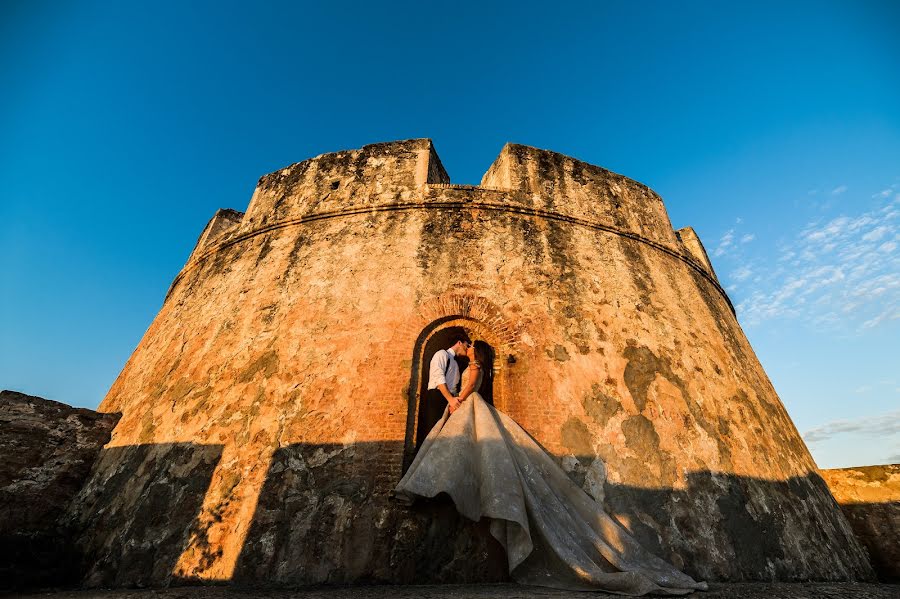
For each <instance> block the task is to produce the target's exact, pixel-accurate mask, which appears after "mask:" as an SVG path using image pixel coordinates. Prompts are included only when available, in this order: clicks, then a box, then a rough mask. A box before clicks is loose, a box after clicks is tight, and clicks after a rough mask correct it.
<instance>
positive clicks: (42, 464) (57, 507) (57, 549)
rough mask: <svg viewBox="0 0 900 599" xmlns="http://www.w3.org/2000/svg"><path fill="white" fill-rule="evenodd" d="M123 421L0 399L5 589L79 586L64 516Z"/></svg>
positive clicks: (20, 398)
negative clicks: (114, 429) (113, 433)
mask: <svg viewBox="0 0 900 599" xmlns="http://www.w3.org/2000/svg"><path fill="white" fill-rule="evenodd" d="M117 420H118V417H117V416H116V415H112V414H99V413H97V412H94V411H93V410H86V409H83V408H73V407H71V406H67V405H65V404H62V403H58V402H55V401H48V400H46V399H42V398H40V397H33V396H30V395H25V394H23V393H17V392H15V391H0V589H2V588H10V587H11V588H18V587H26V586H50V585H55V584H65V583H74V582H77V581H78V579H79V577H80V575H81V571H80V566H81V563H80V559H79V557H78V555H77V553H75V552H73V551H72V547H73V545H74V538H72V536H71V534H70V532H71V531H70V530H68V529H66V528H65V527H62V526H60V523H59V519H60V516H61V515H62V514H63V512H64V511H65V509H66V506H67V505H68V504H69V502H70V500H71V499H72V498H73V497H74V496H75V495H76V494H77V493H78V491H79V490H80V489H81V486H82V485H83V484H84V481H85V479H86V478H87V476H88V474H89V472H90V470H91V466H92V465H93V464H94V461H95V460H96V458H97V456H98V454H99V452H100V449H101V447H103V445H104V444H105V443H106V442H107V441H109V438H110V434H111V432H112V429H113V427H114V426H115V424H116V421H117Z"/></svg>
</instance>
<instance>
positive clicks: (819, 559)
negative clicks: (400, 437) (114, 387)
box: [70, 441, 872, 587]
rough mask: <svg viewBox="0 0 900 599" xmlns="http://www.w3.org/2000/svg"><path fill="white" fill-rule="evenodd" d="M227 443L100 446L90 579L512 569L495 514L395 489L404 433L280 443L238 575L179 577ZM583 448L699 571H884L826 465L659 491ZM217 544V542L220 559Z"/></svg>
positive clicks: (664, 543)
mask: <svg viewBox="0 0 900 599" xmlns="http://www.w3.org/2000/svg"><path fill="white" fill-rule="evenodd" d="M221 453H222V447H221V446H219V445H195V444H190V443H176V444H159V445H136V446H127V447H116V448H110V449H106V450H104V451H103V453H102V455H101V457H100V460H99V462H98V464H97V466H96V467H95V471H94V476H93V477H92V479H91V482H90V483H89V484H88V486H86V487H85V488H84V489H83V490H82V492H81V494H80V496H79V497H80V500H79V502H78V504H77V506H78V507H77V510H73V512H72V514H71V521H70V524H71V525H72V526H73V527H77V530H78V531H79V534H80V539H81V542H80V544H79V547H80V549H82V550H83V552H84V556H85V560H86V561H85V564H86V565H87V568H86V576H85V579H84V582H85V584H86V585H88V586H112V587H122V586H135V585H150V586H161V585H170V584H179V583H197V582H205V583H215V582H232V583H235V584H242V585H254V586H256V585H266V586H291V585H301V584H316V583H327V584H342V583H350V582H354V583H365V582H376V583H378V582H380V583H394V584H410V583H426V582H429V583H465V582H498V581H503V580H507V579H508V574H507V568H506V556H505V554H504V551H503V549H502V547H501V546H500V545H499V543H497V542H496V541H495V540H494V539H493V538H492V537H491V536H490V534H489V531H488V527H487V524H488V523H487V522H486V521H482V522H479V523H475V522H471V521H468V520H466V519H464V518H463V517H461V516H460V515H459V514H458V513H457V511H456V509H455V507H454V506H453V504H452V502H450V501H449V499H448V498H447V497H446V496H443V497H441V496H439V497H438V498H435V499H433V500H428V501H421V502H419V503H417V504H416V505H415V506H413V507H412V508H406V507H403V506H401V505H399V504H397V503H395V502H393V501H392V500H391V499H390V496H389V493H390V491H391V490H392V489H393V487H394V486H395V485H396V483H397V482H398V478H399V475H400V465H401V460H402V455H403V441H389V442H361V443H353V444H348V445H342V444H303V443H300V444H293V445H289V446H286V447H282V448H280V449H278V450H276V452H275V454H274V456H273V459H272V461H271V463H270V466H269V469H268V473H267V476H266V479H265V482H264V484H263V487H262V489H261V492H260V496H259V498H258V503H257V506H256V510H255V513H254V515H253V518H252V521H251V523H250V528H249V532H248V535H247V537H246V539H245V541H244V544H243V547H242V550H241V553H240V556H239V558H238V561H237V564H236V567H235V571H234V574H233V576H232V577H231V579H230V580H227V581H212V580H208V579H199V578H197V579H194V578H179V577H176V576H174V574H173V573H174V571H175V568H176V565H177V563H178V560H179V557H180V555H181V553H182V552H183V550H184V549H185V547H186V545H187V542H188V539H189V538H191V536H192V535H193V536H196V537H200V538H203V533H204V531H203V530H202V525H201V524H200V519H199V518H198V516H199V513H200V508H201V506H202V504H203V500H204V496H205V494H206V493H207V491H208V488H209V485H210V480H211V478H212V474H213V471H214V469H215V468H216V466H217V464H218V462H219V460H220V458H221ZM572 457H573V458H574V460H572V459H566V460H563V462H564V463H566V464H568V465H569V467H570V470H571V471H570V472H569V473H568V475H569V478H570V479H571V480H572V481H573V482H575V483H576V484H579V485H581V486H582V487H583V488H586V489H590V490H591V491H592V492H593V493H594V495H595V498H596V499H598V500H599V503H600V504H601V505H602V506H603V508H604V509H605V510H606V511H607V513H609V514H610V515H612V516H613V517H614V518H616V519H617V520H618V521H619V522H620V523H622V524H623V526H625V528H626V529H628V530H629V531H630V533H631V534H632V535H633V536H634V537H635V538H636V539H637V540H638V541H639V542H640V543H641V545H642V546H643V547H645V548H646V549H648V550H649V551H651V552H652V553H654V554H656V555H657V556H659V557H661V558H663V559H666V560H668V561H670V562H672V563H673V564H674V565H676V566H677V567H679V568H681V569H683V570H684V571H685V572H687V573H688V574H690V575H692V576H694V577H695V578H699V579H704V580H708V581H741V580H747V581H752V580H779V581H789V580H854V579H855V580H870V579H871V578H872V576H871V570H870V568H869V565H868V563H867V562H866V561H865V554H864V553H862V552H856V553H854V547H856V546H857V544H856V540H855V538H853V537H852V533H850V529H849V526H848V525H847V523H846V520H844V518H843V516H842V514H841V512H840V510H839V508H838V506H837V504H836V503H835V501H834V499H833V498H832V496H831V494H830V493H829V492H828V489H827V487H826V486H825V484H824V482H823V481H822V479H821V478H820V477H819V476H818V475H817V474H811V475H809V476H806V477H797V478H792V479H789V480H787V481H769V480H763V479H757V478H751V477H741V476H735V475H731V474H718V473H711V472H695V473H691V474H689V475H688V478H687V481H686V485H685V487H684V488H682V489H670V488H669V489H666V488H662V489H652V488H651V489H647V488H640V487H635V486H630V485H623V484H618V483H612V482H609V481H603V480H598V479H597V477H596V475H595V473H596V472H597V469H596V468H593V470H591V468H592V467H593V466H595V464H594V462H595V461H596V459H595V458H594V457H593V456H572ZM573 462H577V465H576V466H575V467H574V468H573V467H572V466H571V464H573ZM581 465H584V466H581ZM236 476H237V474H236V473H235V475H234V476H232V477H229V476H228V473H226V474H225V477H224V478H226V479H228V478H230V479H234V480H236V478H235V477H236ZM217 550H218V549H217V548H216V547H213V546H210V547H209V551H210V555H212V556H214V555H215V552H216V551H217ZM200 574H202V573H200Z"/></svg>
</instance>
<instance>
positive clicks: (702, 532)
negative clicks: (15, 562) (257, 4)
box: [69, 140, 872, 585]
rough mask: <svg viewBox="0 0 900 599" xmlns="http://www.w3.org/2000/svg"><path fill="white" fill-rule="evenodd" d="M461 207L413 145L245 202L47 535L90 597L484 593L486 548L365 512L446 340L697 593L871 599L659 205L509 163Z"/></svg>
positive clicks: (605, 179)
mask: <svg viewBox="0 0 900 599" xmlns="http://www.w3.org/2000/svg"><path fill="white" fill-rule="evenodd" d="M483 183H484V186H483V187H479V186H454V185H450V184H448V178H447V176H446V173H445V171H444V169H443V167H442V166H441V165H440V161H439V159H438V158H437V155H436V153H435V152H434V148H433V146H432V144H431V142H430V141H428V140H409V141H404V142H396V143H388V144H376V145H374V146H367V147H365V148H362V149H360V150H353V151H347V152H338V153H335V154H327V155H323V156H320V157H317V158H314V159H311V160H308V161H304V162H301V163H298V164H296V165H294V166H291V167H288V168H286V169H283V170H281V171H278V172H277V173H273V174H271V175H267V176H265V177H263V178H262V179H260V183H259V186H258V187H257V189H256V191H255V192H254V194H253V198H252V199H251V202H250V206H249V208H248V210H247V213H246V215H244V216H243V218H242V219H241V221H240V223H239V224H238V223H236V222H230V224H228V226H227V227H226V226H223V227H222V228H221V233H220V236H219V237H216V238H215V239H209V240H208V241H207V242H206V243H205V244H204V249H203V250H201V251H198V252H195V253H194V255H192V256H191V258H190V260H189V261H188V263H187V264H186V265H185V268H184V269H183V270H182V272H181V273H180V274H179V275H178V276H177V277H176V280H175V282H174V283H173V285H172V288H171V290H170V293H169V295H168V297H167V299H166V301H165V303H164V305H163V306H162V308H161V309H160V312H159V314H158V315H157V317H156V319H155V320H154V322H153V323H152V324H151V326H150V328H149V329H148V330H147V332H146V334H145V335H144V338H143V339H142V341H141V343H140V344H139V346H138V347H137V349H136V350H135V352H134V354H133V355H132V356H131V358H130V359H129V361H128V363H127V364H126V366H125V368H124V369H123V371H122V373H121V374H120V375H119V377H118V379H117V380H116V382H115V384H114V385H113V386H112V388H111V389H110V392H109V394H108V395H107V397H106V399H105V400H104V401H103V403H102V404H101V409H102V410H104V411H109V412H121V413H122V414H123V415H122V420H121V422H120V423H119V425H118V426H117V428H116V430H115V432H114V434H113V438H112V441H111V442H110V444H109V447H108V448H107V450H105V455H104V456H103V458H101V462H100V463H99V465H98V468H97V469H96V470H95V472H94V475H93V476H92V479H91V480H90V481H89V483H88V484H87V485H86V486H85V488H84V489H83V491H82V495H81V498H80V500H79V502H77V503H76V504H75V506H76V507H75V509H73V511H72V513H71V514H70V515H69V517H70V518H71V520H72V521H73V522H76V523H78V524H79V525H87V526H88V527H93V528H95V529H98V528H99V529H102V530H103V534H102V535H95V536H90V535H85V536H84V537H83V538H82V541H81V546H82V547H83V548H84V550H85V551H86V552H87V555H89V556H91V557H90V559H91V560H92V561H91V570H90V574H89V576H88V578H87V582H88V583H89V584H98V585H99V584H132V583H135V582H141V583H147V584H163V583H167V582H171V581H174V580H205V581H244V582H254V583H259V582H269V583H282V584H297V583H318V582H333V583H341V582H360V581H380V582H392V583H406V582H427V581H445V582H464V581H487V580H501V579H504V578H505V577H506V572H505V559H504V558H503V555H502V551H500V550H499V547H498V546H497V544H496V543H495V542H494V541H493V540H492V539H491V538H490V537H489V535H487V534H486V531H485V529H484V527H483V525H478V524H475V523H468V522H465V521H462V520H460V519H459V517H457V516H456V515H455V512H454V510H453V509H452V506H448V505H447V504H446V503H442V502H441V501H436V502H430V503H423V504H422V505H419V506H417V507H416V508H415V509H412V510H409V509H404V508H401V507H399V506H397V505H395V504H393V503H392V502H391V501H390V500H389V493H390V491H391V489H392V488H393V487H394V485H395V484H396V483H397V482H398V481H399V479H400V477H401V475H402V473H403V467H404V464H406V463H408V462H409V459H410V457H411V455H412V453H413V452H414V451H415V442H414V435H415V431H416V424H417V418H418V406H419V403H418V401H419V398H418V390H419V388H420V385H419V382H420V380H421V376H422V369H423V366H424V360H423V351H424V347H425V346H426V345H427V342H428V340H429V339H431V338H433V337H434V335H437V334H439V333H440V331H442V330H444V329H445V328H446V327H449V326H464V327H466V328H468V329H469V330H470V331H471V333H472V334H473V335H475V336H477V337H480V338H483V339H485V340H486V341H487V342H488V343H490V344H491V345H492V346H493V347H494V348H495V350H496V353H497V355H498V358H499V359H498V360H497V361H496V363H495V369H496V372H495V380H494V383H493V392H494V403H495V405H496V406H497V407H498V408H500V409H502V410H504V411H505V412H507V413H508V414H509V415H510V416H511V417H512V418H514V419H515V420H517V421H518V422H519V423H520V424H521V425H522V426H523V427H524V428H525V429H526V430H528V431H529V432H530V433H531V434H532V435H533V436H534V437H535V439H537V440H538V441H539V442H540V443H541V444H542V445H543V446H544V447H545V448H546V449H547V450H548V451H549V452H551V453H552V454H553V455H554V456H555V457H556V458H557V459H558V460H559V462H560V463H561V464H562V465H563V467H564V468H565V469H567V471H568V472H569V473H570V475H571V476H572V478H573V479H574V480H576V481H577V482H578V483H579V484H580V485H582V487H583V488H584V489H585V490H586V491H587V492H588V493H589V494H591V495H592V496H593V497H594V498H595V499H596V500H597V501H598V502H600V503H601V504H602V505H603V506H604V507H605V508H606V509H607V510H608V511H609V512H610V513H611V514H613V515H614V517H616V518H617V519H618V520H619V521H620V522H622V524H623V525H624V526H626V527H627V528H628V529H629V530H630V531H631V532H632V533H633V534H634V535H635V536H636V537H637V538H638V539H639V540H640V541H641V542H642V543H643V544H644V545H645V546H646V547H647V548H649V549H650V550H651V551H653V552H654V553H656V554H657V555H659V556H661V557H663V558H665V559H667V560H669V561H671V562H673V563H674V564H675V565H676V566H678V567H680V568H684V569H685V570H686V571H687V572H688V573H690V574H691V575H693V576H695V577H698V578H703V579H707V580H754V579H764V580H798V579H831V580H845V579H861V578H867V577H870V576H871V575H872V573H871V569H870V567H869V565H868V562H867V559H866V556H865V552H864V551H863V550H862V548H861V547H860V545H859V544H858V542H857V541H856V539H855V537H853V534H852V532H851V531H850V528H849V526H848V524H847V522H846V520H845V519H844V517H843V515H842V514H841V512H840V510H839V509H838V508H837V506H836V505H835V503H834V500H833V499H832V498H831V495H830V493H829V492H828V489H827V487H826V486H825V485H824V483H823V482H822V480H821V478H820V477H819V476H818V475H817V474H816V472H815V464H814V463H813V460H812V458H811V457H810V454H809V452H808V450H807V448H806V446H805V445H804V443H803V441H802V440H801V438H800V436H799V434H798V433H797V431H796V429H795V428H794V426H793V424H792V422H791V420H790V418H789V417H788V415H787V413H786V411H785V410H784V407H783V406H782V404H781V402H780V400H779V399H778V396H777V395H776V393H775V390H774V389H773V388H772V385H771V383H770V382H769V380H768V378H767V377H766V374H765V372H764V371H763V369H762V367H761V366H760V364H759V362H758V360H757V359H756V356H755V355H754V353H753V350H752V348H751V347H750V344H749V343H748V341H747V339H746V337H745V336H744V334H743V331H742V330H741V328H740V326H739V324H738V322H737V320H736V319H735V316H734V313H733V311H732V309H731V304H730V302H729V300H728V298H727V296H726V295H725V293H724V291H723V290H722V288H721V287H720V286H719V284H718V282H717V281H716V279H715V275H714V274H713V273H712V272H711V268H710V267H709V264H708V262H704V261H703V260H702V259H701V258H702V257H704V256H705V252H704V251H703V250H702V244H700V242H699V239H697V238H696V235H694V236H690V235H684V236H682V237H681V238H679V237H678V236H676V234H675V232H674V231H673V230H672V228H671V225H670V223H669V220H668V216H667V215H666V212H665V208H664V206H663V204H662V200H661V199H660V198H659V196H657V195H656V194H654V193H653V192H652V191H650V190H649V189H648V188H647V187H646V186H643V185H641V184H639V183H637V182H634V181H631V180H629V179H627V178H625V177H622V176H621V175H616V174H615V173H610V172H609V171H606V170H604V169H601V168H599V167H594V166H591V165H586V164H585V163H582V162H579V161H576V160H574V159H571V158H569V157H566V156H562V155H559V154H555V153H553V152H546V151H543V150H537V149H535V148H528V147H525V146H514V145H508V146H506V147H505V148H504V149H503V152H502V153H501V155H500V157H499V158H498V160H497V162H496V163H495V164H494V165H493V166H491V168H490V169H489V171H488V173H487V174H486V175H485V179H484V182H483ZM110 489H113V490H115V491H110ZM188 497H190V498H193V499H195V500H196V501H187V502H185V498H188ZM167 506H168V507H167ZM176 508H177V509H176ZM148 512H150V513H155V514H165V518H164V519H163V520H161V521H152V522H149V521H147V517H146V514H147V513H148ZM97 514H101V516H97ZM92 522H93V523H94V524H92ZM151 565H152V567H151Z"/></svg>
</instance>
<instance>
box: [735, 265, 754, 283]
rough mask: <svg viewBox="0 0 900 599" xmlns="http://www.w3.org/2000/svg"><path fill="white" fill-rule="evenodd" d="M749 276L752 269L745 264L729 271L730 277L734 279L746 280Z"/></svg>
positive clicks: (751, 274)
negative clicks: (731, 271)
mask: <svg viewBox="0 0 900 599" xmlns="http://www.w3.org/2000/svg"><path fill="white" fill-rule="evenodd" d="M751 276H753V271H752V270H751V269H749V268H748V267H746V266H741V267H740V268H738V269H737V270H736V271H734V272H733V273H731V278H732V279H734V280H735V281H738V282H740V281H746V280H747V279H749V278H750V277H751Z"/></svg>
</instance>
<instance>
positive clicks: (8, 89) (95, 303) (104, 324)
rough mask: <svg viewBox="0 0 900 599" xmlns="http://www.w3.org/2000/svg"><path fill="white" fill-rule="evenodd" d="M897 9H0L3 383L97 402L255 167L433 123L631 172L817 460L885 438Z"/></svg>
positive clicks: (451, 149)
mask: <svg viewBox="0 0 900 599" xmlns="http://www.w3.org/2000/svg"><path fill="white" fill-rule="evenodd" d="M897 31H900V4H898V3H896V2H795V3H791V4H786V3H781V2H779V3H775V2H753V3H745V4H738V3H721V2H708V3H707V2H680V3H673V2H669V3H664V2H604V3H600V2H592V3H565V2H561V3H550V4H548V3H529V2H515V3H508V4H500V3H496V4H495V3H466V2H454V3H447V4H445V5H439V4H437V3H421V2H417V3H413V2H409V3H403V2H400V3H392V4H391V5H390V6H389V7H388V6H386V5H377V4H376V3H368V2H367V3H362V2H359V3H356V2H343V3H323V2H320V3H309V4H308V5H304V4H302V3H299V2H292V3H277V2H268V3H255V5H251V3H249V2H248V3H234V2H215V3H204V2H190V3H182V2H178V3H176V2H154V3H140V2H127V3H113V2H108V3H102V2H92V1H90V0H86V1H82V2H40V1H31V2H19V1H15V0H13V1H7V2H4V3H2V4H0V90H2V94H0V268H2V271H0V280H2V293H0V334H2V338H0V388H11V389H17V390H20V391H23V392H27V393H31V394H35V395H41V396H44V397H47V398H50V399H55V400H59V401H63V402H66V403H71V404H75V405H80V406H86V407H95V406H96V405H97V404H98V403H99V401H100V400H101V399H102V398H103V396H104V395H105V393H106V391H107V390H108V388H109V386H110V385H111V384H112V382H113V380H114V379H115V377H116V375H117V374H118V372H119V370H120V369H121V368H122V366H123V365H124V363H125V361H126V360H127V359H128V356H129V355H130V353H131V351H132V350H133V349H134V347H135V346H136V345H137V343H138V341H139V340H140V338H141V336H142V335H143V333H144V331H145V330H146V328H147V326H148V325H149V324H150V322H151V320H152V319H153V317H154V315H155V314H156V312H157V311H158V309H159V307H160V305H161V302H162V299H163V296H164V294H165V292H166V289H167V288H168V285H169V283H170V282H171V280H172V278H173V277H174V276H175V274H176V273H177V272H178V270H179V269H180V268H181V266H182V265H183V263H184V261H185V260H186V258H187V256H188V254H189V253H190V250H191V248H192V247H193V244H194V243H195V241H196V238H197V236H198V235H199V233H200V231H201V229H202V228H203V226H204V225H205V223H206V221H207V220H208V219H209V217H210V216H211V215H212V214H213V212H214V211H215V210H216V209H217V208H219V207H231V208H236V209H240V210H242V209H244V208H245V207H246V205H247V202H248V200H249V198H250V194H251V193H252V191H253V187H254V185H255V182H256V180H257V179H258V178H259V176H260V175H262V174H264V173H268V172H271V171H273V170H276V169H278V168H280V167H283V166H285V165H287V164H290V163H293V162H296V161H299V160H303V159H305V158H308V157H310V156H313V155H316V154H320V153H323V152H328V151H334V150H339V149H345V148H356V147H359V146H361V145H364V144H366V143H371V142H375V141H385V140H392V139H404V138H410V137H430V138H432V139H433V140H434V141H435V144H436V146H437V149H438V152H439V153H440V155H441V158H442V160H443V162H444V165H445V166H446V167H447V170H448V171H449V173H450V176H451V178H452V179H453V180H454V182H457V183H477V182H478V181H479V180H480V178H481V175H482V173H483V172H484V171H485V170H486V169H487V167H488V165H489V164H490V163H491V162H492V160H493V159H494V157H495V156H496V154H497V153H498V152H499V150H500V148H501V147H502V145H503V143H505V142H507V141H514V142H518V143H524V144H529V145H534V146H538V147H543V148H549V149H553V150H556V151H559V152H563V153H566V154H570V155H573V156H575V157H578V158H580V159H582V160H585V161H588V162H591V163H594V164H599V165H602V166H604V167H606V168H609V169H611V170H614V171H617V172H620V173H622V174H625V175H627V176H629V177H632V178H634V179H637V180H639V181H641V182H643V183H646V184H648V185H650V186H651V187H652V188H653V189H654V190H656V191H657V192H658V193H660V194H661V195H662V196H663V198H664V199H665V202H666V206H667V208H668V210H669V215H670V217H671V219H672V222H673V224H674V225H675V226H676V227H682V226H686V225H691V226H693V227H694V228H695V229H696V230H697V231H698V233H699V234H700V236H701V238H702V239H703V241H704V242H705V244H706V246H707V249H708V250H709V252H710V254H711V256H712V260H713V263H714V266H715V268H716V269H717V272H718V274H719V277H720V279H721V280H722V282H723V284H724V285H725V286H726V287H727V288H728V290H729V293H730V295H731V297H732V299H733V300H734V303H735V305H736V306H737V307H738V311H739V318H740V320H741V323H742V325H743V326H744V329H745V331H746V333H747V335H748V336H749V338H750V340H751V342H752V343H753V346H754V348H755V350H756V351H757V354H758V355H759V357H760V359H761V360H762V362H763V365H764V366H765V367H766V370H767V372H768V374H769V376H770V377H771V378H772V381H773V383H774V385H775V388H776V389H777V390H778V392H779V394H780V396H781V398H782V400H783V401H784V403H785V405H786V407H787V409H788V411H789V412H790V414H791V416H792V417H793V418H794V421H795V423H796V425H797V428H798V429H799V430H800V431H801V432H803V433H804V434H805V436H806V438H807V441H808V442H809V444H810V448H811V450H812V451H813V455H814V456H815V457H816V460H817V461H818V463H819V465H820V466H823V467H834V466H847V465H858V464H871V463H882V462H887V461H893V462H898V461H900V424H898V423H900V357H898V356H900V351H898V350H900V342H898V339H900V248H898V245H900V36H898V35H897Z"/></svg>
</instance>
